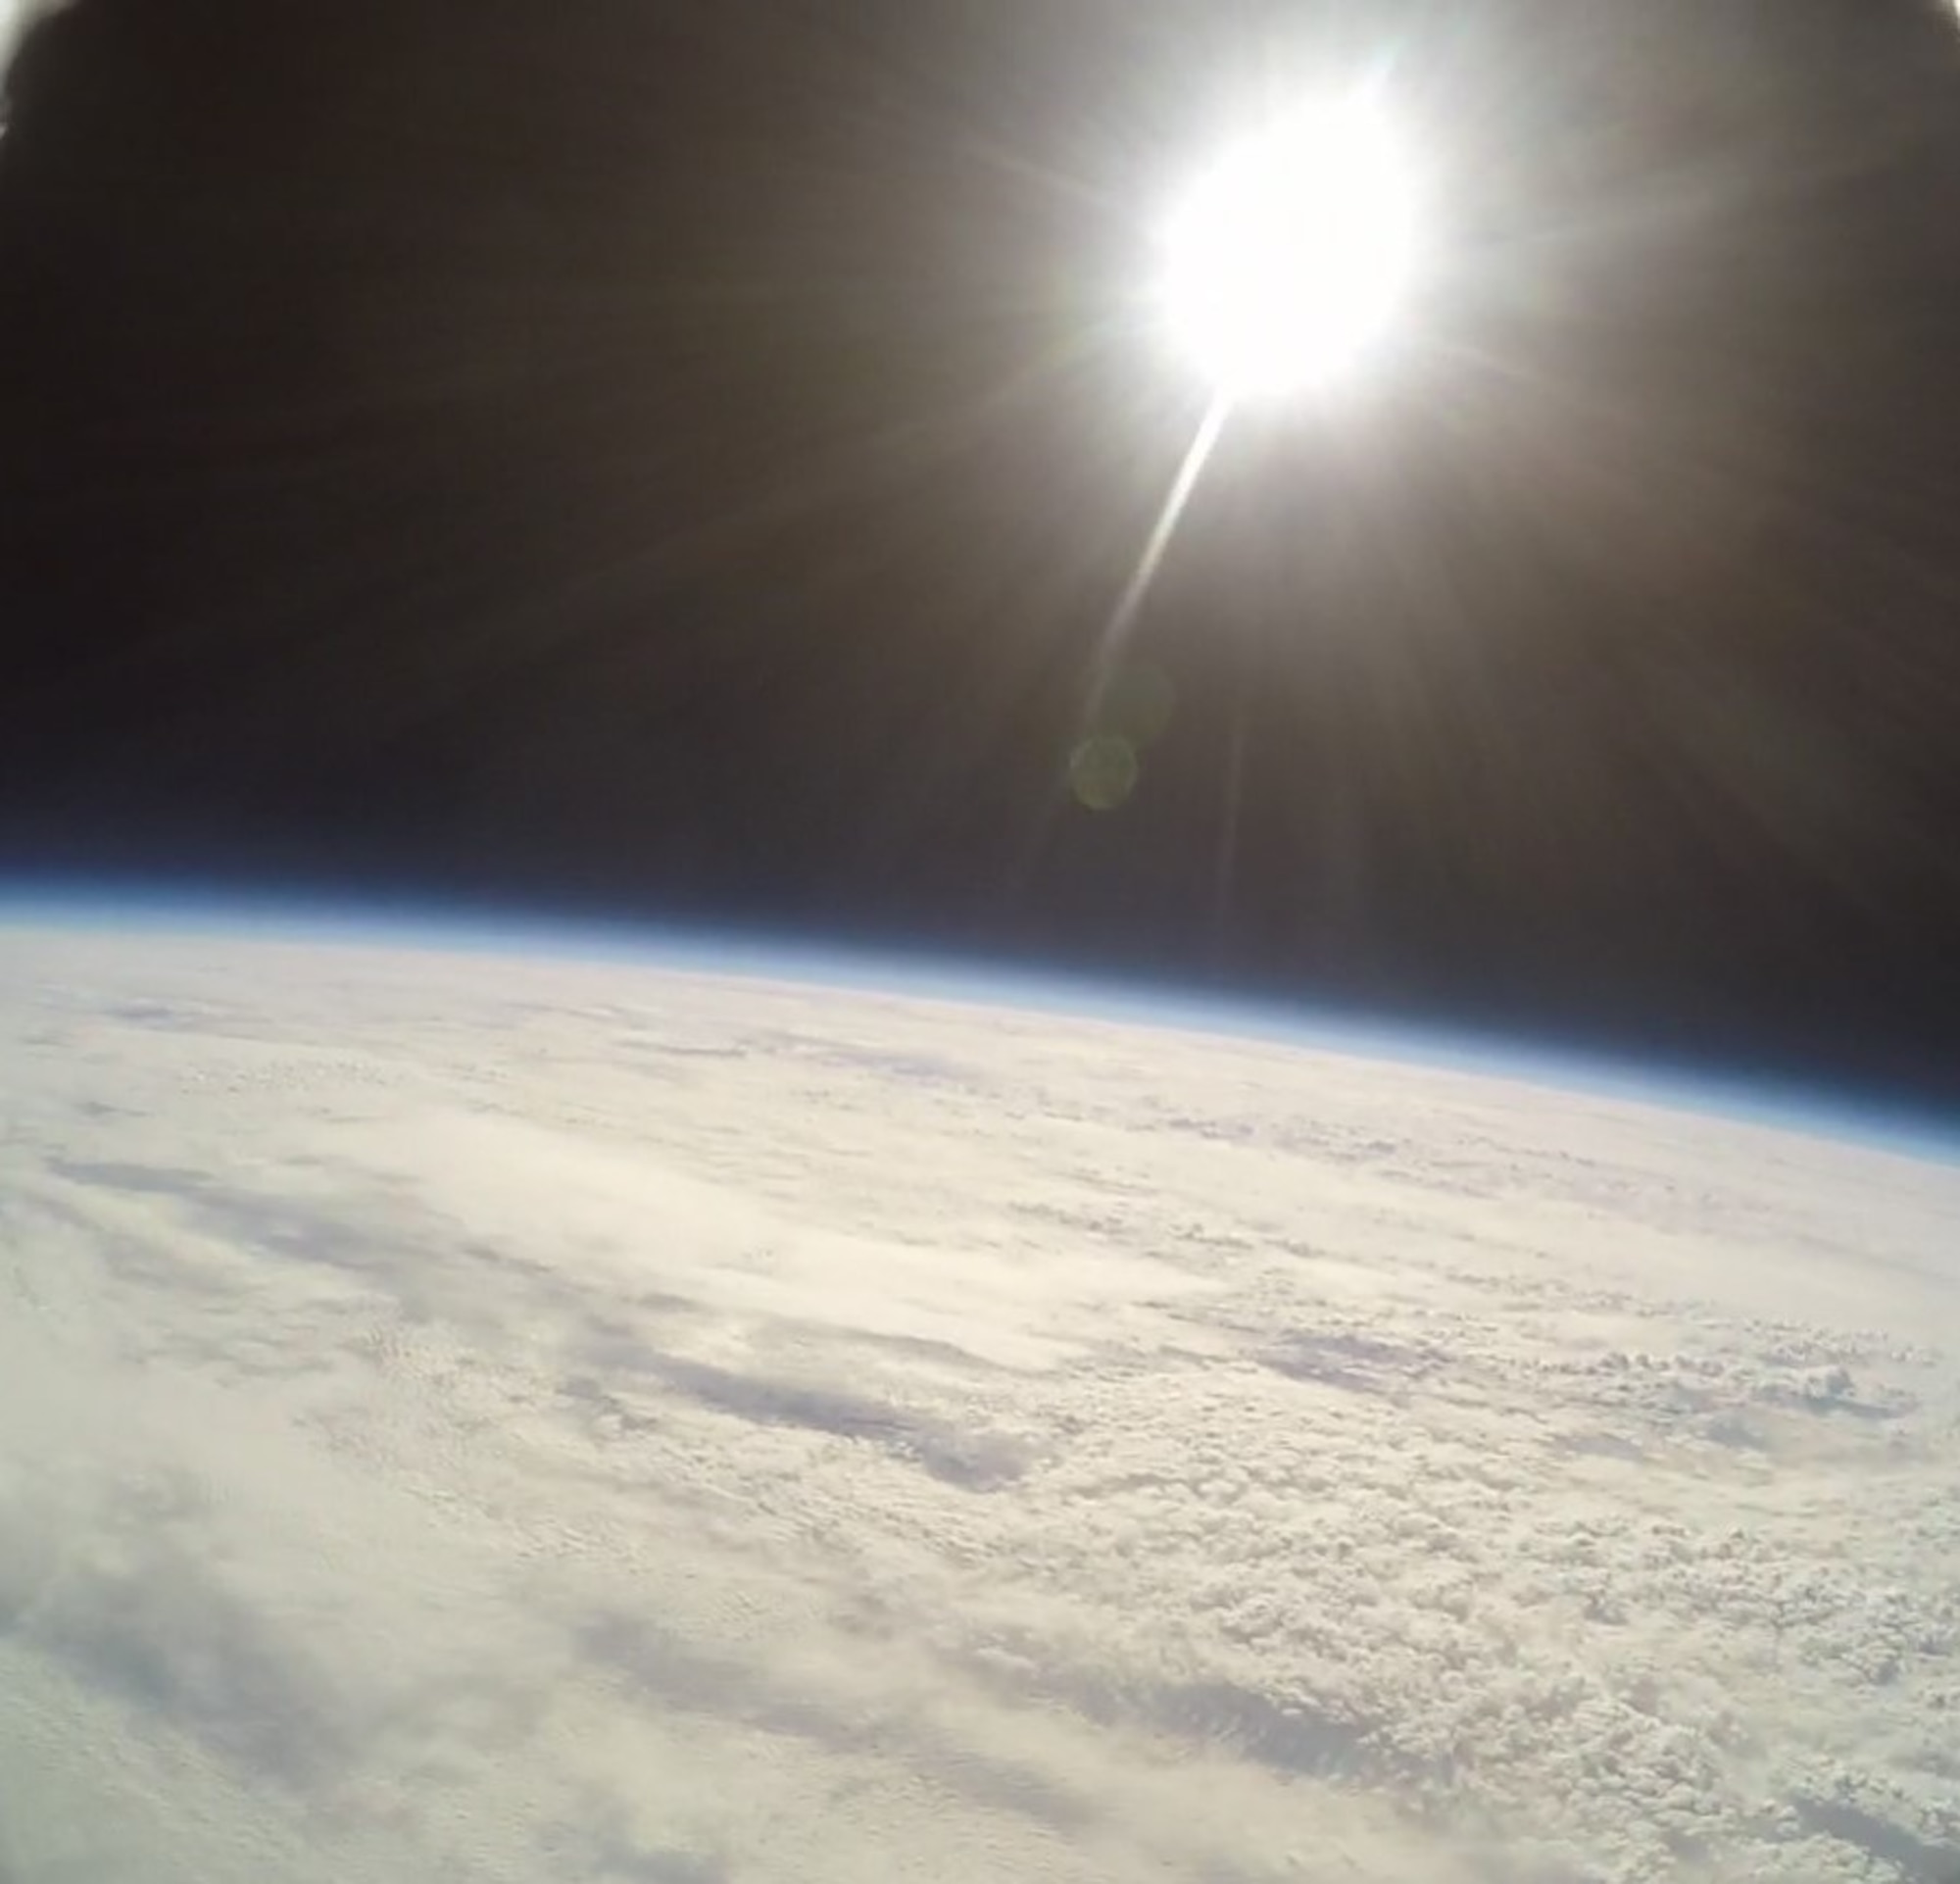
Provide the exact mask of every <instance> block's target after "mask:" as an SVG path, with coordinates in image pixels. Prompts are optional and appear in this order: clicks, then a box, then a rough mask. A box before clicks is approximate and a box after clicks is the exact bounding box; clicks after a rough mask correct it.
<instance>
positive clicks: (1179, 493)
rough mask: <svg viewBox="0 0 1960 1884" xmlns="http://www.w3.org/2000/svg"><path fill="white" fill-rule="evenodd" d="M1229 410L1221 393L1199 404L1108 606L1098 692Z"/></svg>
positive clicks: (1228, 400) (1228, 402)
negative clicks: (1193, 429)
mask: <svg viewBox="0 0 1960 1884" xmlns="http://www.w3.org/2000/svg"><path fill="white" fill-rule="evenodd" d="M1231 410H1232V401H1231V398H1230V396H1229V395H1228V394H1225V393H1220V394H1218V396H1217V397H1216V398H1214V399H1213V400H1212V401H1211V403H1210V404H1209V405H1208V406H1207V407H1206V408H1205V409H1204V417H1203V418H1202V419H1201V420H1200V421H1199V422H1198V431H1197V435H1196V436H1195V437H1194V438H1193V439H1192V441H1191V447H1190V449H1189V450H1188V451H1187V452H1186V453H1185V454H1184V459H1183V462H1182V463H1181V464H1180V465H1179V466H1178V468H1177V475H1176V476H1175V477H1174V478H1172V479H1171V486H1170V491H1169V494H1168V495H1167V496H1166V497H1165V498H1164V503H1163V509H1162V510H1160V511H1159V512H1158V513H1157V521H1156V522H1155V524H1154V525H1153V526H1152V530H1151V534H1150V540H1149V541H1148V542H1147V543H1145V545H1144V553H1143V555H1142V556H1140V557H1139V558H1138V559H1137V567H1136V569H1135V570H1132V571H1131V574H1130V579H1129V581H1128V582H1127V583H1126V584H1125V585H1124V588H1123V593H1122V594H1121V595H1120V596H1119V597H1118V598H1117V601H1116V606H1115V607H1114V608H1113V609H1112V610H1111V611H1110V612H1109V620H1108V623H1107V625H1106V626H1105V627H1104V628H1103V639H1102V642H1101V644H1100V645H1099V647H1098V649H1097V658H1096V686H1097V689H1098V691H1099V692H1100V691H1101V689H1102V688H1103V686H1104V685H1105V684H1106V683H1107V681H1108V677H1109V675H1110V674H1111V673H1112V672H1113V671H1114V670H1115V665H1116V658H1117V657H1118V656H1119V655H1120V654H1121V653H1122V651H1123V647H1124V644H1125V643H1126V642H1127V641H1128V640H1129V638H1130V635H1131V632H1132V631H1133V630H1134V629H1135V627H1136V624H1137V617H1138V615H1139V614H1140V613H1141V611H1142V609H1143V606H1144V600H1145V598H1146V597H1147V596H1148V595H1149V594H1150V592H1151V584H1152V582H1153V581H1155V580H1156V574H1157V570H1159V569H1161V568H1162V567H1163V560H1164V555H1165V553H1166V552H1167V551H1168V550H1169V548H1170V545H1171V539H1172V537H1174V536H1175V535H1176V534H1177V526H1178V524H1179V523H1180V522H1182V521H1184V513H1185V511H1186V510H1187V509H1188V508H1189V507H1190V504H1191V499H1192V494H1193V492H1195V491H1196V490H1197V488H1198V480H1199V479H1200V478H1201V476H1203V474H1204V467H1205V466H1206V465H1207V464H1208V463H1210V460H1211V454H1212V453H1213V452H1214V451H1215V450H1216V449H1217V447H1218V439H1219V436H1220V434H1221V433H1222V432H1223V431H1224V429H1225V421H1226V419H1227V418H1228V417H1229V416H1230V414H1231Z"/></svg>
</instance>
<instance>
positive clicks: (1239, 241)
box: [1161, 101, 1415, 400]
mask: <svg viewBox="0 0 1960 1884" xmlns="http://www.w3.org/2000/svg"><path fill="white" fill-rule="evenodd" d="M1414 238H1415V203H1414V191H1413V188H1412V183H1411V178H1410V175H1409V172H1408V167H1407V164H1406V162H1405V160H1404V157H1403V154H1402V152H1401V150H1400V148H1399V146H1398V144H1397V140H1396V138H1395V137H1394V135H1393V133H1392V130H1391V128H1390V126H1389V124H1387V123H1386V122H1385V121H1384V119H1383V117H1382V115H1381V114H1380V112H1379V111H1378V110H1377V109H1376V108H1375V107H1374V106H1373V105H1372V104H1371V103H1369V102H1365V101H1348V102H1342V103H1334V104H1326V105H1321V106H1316V107H1309V108H1306V109H1304V110H1301V111H1299V112H1298V113H1296V114H1294V115H1293V116H1291V117H1288V118H1286V119H1284V120H1282V121H1281V122H1279V123H1277V124H1273V125H1271V126H1269V127H1267V128H1266V129H1263V130H1261V131H1258V132H1256V133H1254V134H1252V135H1250V136H1249V137H1247V138H1245V139H1244V140H1243V141H1242V142H1240V143H1239V144H1237V145H1235V146H1234V147H1233V148H1232V149H1230V150H1228V151H1227V152H1226V153H1225V155H1224V156H1223V157H1222V158H1221V159H1220V160H1219V161H1218V162H1217V163H1216V164H1215V165H1214V166H1213V167H1212V168H1211V170H1210V171H1208V172H1207V173H1205V174H1203V175H1202V176H1201V178H1200V179H1199V180H1198V182H1197V183H1196V184H1195V185H1194V186H1193V187H1192V188H1191V189H1190V190H1189V191H1188V192H1187V193H1186V195H1185V196H1184V197H1183V198H1182V200H1181V201H1180V202H1179V203H1178V204H1177V205H1176V206H1175V208H1174V209H1173V211H1172V214H1171V215H1170V217H1169V219H1168V220H1167V222H1166V223H1165V224H1164V227H1163V231H1162V251H1163V252H1162V262H1163V276H1162V281H1161V291H1162V296H1163V310H1164V314H1165V316H1166V318H1167V320H1168V322H1169V326H1170V330H1171V333H1172V336H1173V338H1174V339H1175V341H1176V342H1177V344H1178V346H1179V347H1180V348H1181V349H1182V350H1183V351H1184V352H1185V353H1186V354H1188V355H1189V356H1190V358H1191V359H1192V361H1193V362H1194V364H1195V365H1196V366H1197V367H1198V369H1199V370H1200V371H1201V372H1203V373H1204V374H1205V375H1206V377H1208V378H1209V379H1210V380H1211V381H1212V383H1213V384H1214V385H1215V386H1216V388H1217V390H1218V393H1219V395H1220V397H1221V398H1226V399H1233V400H1237V399H1243V398H1247V397H1256V396H1260V395H1274V394H1281V393H1287V392H1293V391H1299V390H1301V389H1304V388H1308V387H1312V386H1319V385H1325V384H1327V383H1329V382H1331V381H1332V380H1335V379H1337V378H1339V377H1340V376H1341V375H1342V374H1343V373H1345V372H1347V371H1348V369H1349V368H1350V367H1352V366H1353V365H1354V364H1355V363H1356V362H1357V361H1358V360H1359V359H1360V358H1361V357H1362V356H1363V355H1364V354H1365V353H1366V352H1367V351H1368V350H1369V348H1370V347H1371V346H1372V345H1373V344H1374V343H1375V342H1376V341H1377V340H1379V339H1380V338H1381V336H1382V335H1383V333H1384V332H1385V331H1386V330H1387V328H1388V326H1389V324H1390V322H1391V320H1392V319H1393V317H1394V315H1395V314H1396V312H1397V308H1398V306H1399V304H1400V301H1401V298H1402V294H1403V291H1404V290H1405V288H1406V287H1407V285H1408V278H1409V274H1410V272H1411V265H1412V262H1413V251H1414Z"/></svg>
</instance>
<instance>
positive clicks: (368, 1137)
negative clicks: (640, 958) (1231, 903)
mask: <svg viewBox="0 0 1960 1884" xmlns="http://www.w3.org/2000/svg"><path fill="white" fill-rule="evenodd" d="M0 988H4V989H5V990H7V991H8V992H7V994H6V996H5V1006H4V1008H0V1027H4V1028H5V1030H6V1033H7V1035H8V1037H9V1043H10V1044H9V1050H8V1053H7V1056H6V1059H5V1062H4V1066H5V1068H6V1071H5V1078H6V1081H7V1082H8V1083H7V1086H6V1090H5V1092H4V1094H0V1118H4V1119H5V1120H6V1121H7V1128H6V1135H5V1137H4V1139H0V1877H6V1878H7V1879H9V1881H10V1884H44V1881H45V1884H55V1881H57V1880H68V1879H73V1878H80V1877H101V1876H120V1875H135V1874H138V1873H140V1874H141V1875H143V1876H145V1877H148V1878H156V1879H161V1880H166V1881H167V1884H168V1881H170V1880H177V1879H182V1880H186V1881H187V1880H190V1879H192V1878H196V1879H200V1880H204V1879H211V1880H223V1879H229V1878H233V1877H235V1878H238V1879H240V1880H243V1879H245V1878H246V1877H248V1876H249V1877H252V1878H254V1879H263V1878H265V1877H268V1876H280V1877H293V1878H299V1879H313V1878H319V1879H321V1880H325V1879H327V1878H329V1877H332V1878H342V1877H345V1876H348V1875H361V1876H364V1877H368V1878H372V1879H375V1880H377V1884H386V1880H391V1879H397V1878H400V1879H408V1878H412V1877H413V1878H426V1877H430V1876H445V1877H454V1878H467V1879H479V1878H480V1879H485V1880H491V1879H505V1878H509V1879H516V1878H534V1877H537V1876H540V1875H549V1876H553V1877H558V1878H568V1879H591V1880H657V1881H658V1884H719V1881H720V1880H735V1879H742V1880H777V1879H781V1880H789V1879H792V1878H794V1879H798V1880H818V1881H821V1884H830V1881H832V1880H835V1881H837V1884H844V1881H845V1880H850V1881H851V1884H858V1881H859V1880H868V1879H871V1878H874V1877H876V1878H880V1879H882V1878H887V1877H890V1876H893V1875H895V1874H897V1875H902V1874H911V1873H916V1874H919V1875H926V1874H930V1875H932V1876H933V1877H935V1878H942V1879H949V1880H963V1879H973V1880H978V1879H994V1878H1000V1877H1005V1876H1013V1877H1016V1878H1020V1879H1029V1878H1032V1879H1037V1880H1042V1881H1043V1884H1050V1881H1053V1884H1072V1881H1074V1880H1090V1879H1104V1878H1115V1877H1134V1876H1139V1875H1152V1876H1161V1877H1164V1878H1167V1879H1188V1880H1192V1881H1193V1884H1196V1881H1197V1880H1201V1879H1203V1880H1220V1879H1223V1880H1229V1884H1269V1881H1270V1884H1278V1881H1279V1880H1287V1881H1288V1884H1294V1881H1296V1880H1322V1879H1325V1880H1335V1879H1340V1880H1344V1881H1351V1880H1373V1879H1382V1880H1387V1879H1390V1878H1396V1879H1405V1878H1407V1877H1410V1876H1422V1877H1426V1878H1434V1879H1438V1880H1443V1881H1444V1884H1457V1881H1460V1884H1495V1880H1499V1879H1502V1880H1525V1881H1526V1884H1553V1881H1554V1880H1556V1884H1582V1881H1583V1884H1632V1880H1635V1879H1642V1878H1650V1877H1653V1876H1656V1875H1662V1874H1665V1875H1670V1876H1678V1877H1686V1878H1715V1877H1725V1878H1733V1877H1748V1878H1752V1879H1759V1880H1770V1879H1786V1878H1787V1879H1789V1880H1792V1884H1794V1881H1795V1880H1799V1879H1800V1880H1804V1884H1849V1881H1850V1880H1854V1879H1855V1880H1859V1884H1879V1881H1881V1880H1883V1881H1885V1884H1949V1880H1950V1878H1951V1877H1952V1876H1953V1875H1954V1873H1955V1869H1956V1866H1960V1762H1956V1760H1954V1758H1953V1756H1952V1752H1951V1742H1952V1732H1951V1727H1952V1721H1953V1719H1954V1718H1955V1716H1956V1714H1960V1681H1956V1678H1955V1676H1954V1674H1953V1673H1952V1667H1953V1662H1954V1654H1955V1650H1956V1647H1960V1598H1956V1595H1955V1591H1954V1585H1953V1579H1952V1576H1951V1570H1950V1566H1951V1564H1952V1563H1953V1562H1955V1561H1956V1551H1960V1506H1956V1504H1955V1502H1954V1499H1953V1495H1952V1489H1951V1487H1952V1483H1953V1467H1954V1464H1955V1462H1956V1458H1960V1393H1956V1388H1955V1378H1956V1373H1955V1362H1956V1358H1957V1357H1960V1338H1956V1336H1957V1335H1960V1270H1956V1267H1955V1264H1954V1257H1953V1253H1952V1246H1951V1240H1950V1225H1951V1224H1952V1223H1953V1222H1954V1221H1960V1172H1956V1171H1955V1170H1953V1169H1950V1168H1942V1167H1938V1166H1935V1165H1919V1164H1914V1163H1910V1162H1907V1161H1904V1160H1900V1159H1894V1158H1889V1157H1887V1156H1886V1155H1884V1154H1881V1153H1878V1152H1873V1151H1868V1150H1862V1149H1852V1148H1848V1147H1844V1146H1837V1145H1831V1144H1827V1143H1823V1142H1818V1141H1806V1140H1801V1139H1798V1138H1795V1137H1789V1136H1783V1135H1779V1134H1775V1133H1772V1132H1769V1131H1765V1130H1761V1129H1757V1128H1753V1127H1747V1126H1742V1125H1731V1124H1726V1123H1722V1122H1719V1121H1710V1120H1707V1119H1701V1118H1691V1117H1688V1116H1683V1115H1677V1114H1671V1113H1667V1112H1663V1111H1657V1110H1642V1109H1640V1108H1638V1107H1634V1106H1628V1105H1620V1104H1608V1103H1605V1102H1602V1101H1597V1100H1593V1099H1586V1098H1575V1097H1573V1096H1571V1095H1562V1094H1555V1093H1550V1092H1545V1091H1539V1090H1534V1089H1532V1088H1529V1087H1525V1086H1522V1085H1514V1084H1505V1083H1500V1082H1498V1081H1495V1080H1481V1079H1477V1078H1472V1077H1467V1076H1463V1075H1459V1074H1446V1073H1441V1072H1424V1071H1420V1070H1414V1069H1410V1068H1407V1067H1396V1066H1379V1065H1371V1064H1367V1063H1363V1062H1357V1061H1352V1060H1344V1059H1341V1058H1338V1057H1335V1056H1331V1055H1328V1056H1315V1055H1310V1054H1304V1053H1299V1052H1296V1051H1283V1050H1281V1049H1278V1048H1271V1047H1265V1046H1261V1045H1259V1044H1257V1043H1249V1042H1245V1041H1229V1042H1228V1041H1210V1040H1205V1039H1202V1038H1200V1037H1197V1036H1192V1035H1173V1034H1168V1033H1153V1032H1151V1031H1147V1030H1144V1029H1140V1028H1118V1027H1112V1026H1105V1025H1100V1024H1095V1023H1091V1022H1087V1021H1085V1022H1081V1023H1073V1024H1072V1023H1069V1022H1066V1021H1058V1020H1057V1019H1056V1018H1055V1017H1054V1016H1017V1015H1014V1014H1011V1013H1006V1012H1001V1011H993V1012H989V1011H982V1010H969V1009H960V1008H956V1007H953V1006H931V1005H925V1004H922V1003H913V1002H907V1001H906V1000H902V999H896V998H890V999H887V998H877V997H873V996H867V995H864V994H861V993H854V994H839V993H831V992H824V991H820V990H816V989H812V988H806V987H799V986H794V985H789V984H772V983H767V982H760V981H757V982H742V981H733V980H729V981H718V980H713V979H709V978H703V977H698V976H695V977H690V976H684V975H681V974H678V973H665V972H661V971H657V970H653V969H646V968H631V967H607V966H601V965H597V964H589V963H588V964H582V965H577V964H550V963H545V962H538V961H518V960H499V959H495V958H490V957H485V956H480V955H475V956H468V957H456V958H442V957H437V956H433V955H425V954H416V953H411V952H407V951H404V952H401V953H393V954H390V953H382V952H362V951H355V950H330V949H326V948H301V947H289V946H277V945H272V944H261V945H253V946H248V945H244V944H234V945H223V946H220V945H215V944H213V943H212V942H211V941H210V940H209V939H208V938H206V939H202V940H198V941H195V942H193V941H188V940H185V941H169V940H165V939H161V938H156V937H150V936H135V935H131V936H128V937H120V938H119V937H117V936H114V935H105V934H94V935H88V936H83V935H63V934H54V933H49V932H43V931H35V930H31V929H20V930H15V931H12V932H0Z"/></svg>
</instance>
